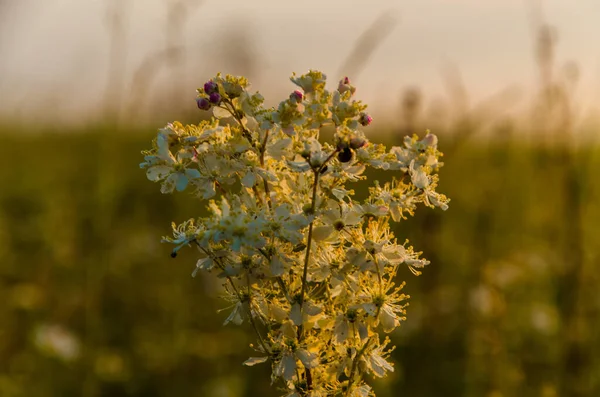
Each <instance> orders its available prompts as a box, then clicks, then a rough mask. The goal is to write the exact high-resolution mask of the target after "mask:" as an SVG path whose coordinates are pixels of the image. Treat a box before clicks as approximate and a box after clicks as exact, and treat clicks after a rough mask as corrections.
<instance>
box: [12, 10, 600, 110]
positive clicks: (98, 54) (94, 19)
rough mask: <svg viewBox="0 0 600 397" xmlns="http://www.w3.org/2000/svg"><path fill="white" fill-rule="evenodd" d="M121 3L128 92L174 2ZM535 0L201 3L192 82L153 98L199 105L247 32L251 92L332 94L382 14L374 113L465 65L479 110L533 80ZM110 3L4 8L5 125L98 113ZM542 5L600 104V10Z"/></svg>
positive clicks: (362, 81)
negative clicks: (324, 79) (311, 82)
mask: <svg viewBox="0 0 600 397" xmlns="http://www.w3.org/2000/svg"><path fill="white" fill-rule="evenodd" d="M113 1H114V0H113ZM116 1H117V2H118V1H120V2H122V3H123V4H129V6H127V5H125V8H127V7H129V12H128V14H127V15H128V16H127V17H126V20H127V22H128V28H127V32H126V34H125V35H124V36H123V37H122V43H123V45H124V46H126V48H127V49H128V50H127V57H126V59H125V60H124V61H123V63H124V65H125V66H126V69H125V72H124V73H125V82H124V83H123V85H124V87H125V89H126V90H128V89H129V88H130V86H131V84H130V81H131V76H132V74H133V72H134V70H136V69H137V68H138V67H139V65H140V64H141V63H142V62H143V61H144V60H145V59H148V56H150V55H151V54H155V53H156V52H157V51H159V50H160V49H162V48H164V47H165V26H166V20H167V17H166V15H167V6H168V5H169V4H170V3H173V2H176V1H179V0H116ZM532 1H535V0H532ZM532 1H526V0H402V1H398V0H370V1H350V0H345V1H341V0H303V1H294V2H291V1H284V0H220V1H217V0H205V1H204V2H203V4H201V5H200V6H198V7H194V8H193V9H192V8H190V9H188V11H187V12H186V14H185V15H186V20H185V30H184V33H185V34H184V41H183V42H182V43H181V45H183V46H184V47H185V48H186V49H187V51H186V64H185V68H186V70H185V73H180V74H178V75H177V76H173V73H169V71H168V70H161V71H160V72H159V73H158V74H157V75H156V78H157V80H158V81H154V82H153V86H152V87H153V88H152V89H150V90H149V91H148V93H147V95H150V96H158V95H162V90H161V88H160V87H161V86H164V85H166V84H169V83H171V82H178V83H181V82H183V81H185V82H186V87H189V91H188V92H183V93H182V94H181V95H188V96H189V97H190V100H191V101H193V98H194V96H195V92H194V90H195V88H196V87H197V86H200V85H201V84H202V82H203V79H205V78H206V77H208V76H210V75H211V74H214V73H215V72H217V71H219V70H222V71H223V72H227V71H228V70H227V69H226V67H227V65H223V64H220V62H221V63H222V60H221V58H219V57H218V56H216V55H215V54H217V53H221V52H223V51H224V50H223V49H219V48H218V47H217V44H216V40H215V37H216V36H218V35H223V34H225V33H226V32H228V31H231V30H235V29H238V31H240V32H248V35H247V37H249V38H250V40H251V42H253V43H254V50H255V52H256V53H257V54H258V55H259V61H258V63H257V65H256V68H257V69H258V70H257V73H256V76H255V77H256V78H255V80H254V87H255V88H257V89H259V90H261V92H263V93H265V95H274V94H280V95H284V94H285V93H287V92H289V91H290V90H291V89H292V86H291V85H290V83H289V80H288V77H289V75H290V74H291V72H294V71H295V72H300V73H301V72H305V71H307V70H308V69H309V68H312V69H319V70H322V71H323V72H325V73H326V74H328V75H329V76H330V78H331V79H332V84H333V82H334V81H337V79H338V78H339V77H340V76H337V73H338V70H339V69H340V66H341V64H342V63H343V61H344V59H345V58H346V56H347V55H348V54H349V53H350V51H351V49H352V47H353V44H354V43H355V41H356V39H357V38H358V37H359V36H360V34H361V33H362V32H363V31H365V30H366V29H367V28H368V27H369V26H370V24H371V23H372V22H373V21H374V20H376V19H377V18H378V17H379V16H380V15H382V13H388V14H389V15H393V16H394V17H396V18H397V20H398V23H397V24H396V25H395V27H394V28H393V30H392V32H391V33H390V34H389V35H388V36H387V37H386V38H385V40H384V41H383V42H382V43H381V45H380V46H379V47H377V48H376V50H375V52H374V53H373V54H372V56H371V58H370V59H369V60H368V62H367V63H366V65H365V68H364V69H363V70H362V72H361V73H360V74H359V75H358V76H350V77H351V79H353V81H354V82H355V84H356V85H357V86H358V90H359V91H358V93H359V94H360V95H359V98H360V99H363V100H365V101H367V102H368V103H369V104H370V107H371V109H372V112H373V113H379V114H383V113H385V112H387V113H389V112H390V110H392V109H394V108H396V107H397V105H398V98H399V92H400V90H402V89H404V88H406V87H409V86H417V87H419V88H421V89H422V90H423V91H424V93H425V98H426V100H431V99H433V98H435V97H439V96H443V95H444V93H445V91H444V80H443V78H442V73H441V71H442V70H443V68H444V65H447V64H449V63H452V64H455V65H456V66H458V68H459V69H460V71H461V74H462V77H463V80H464V82H465V84H466V86H467V88H468V90H469V94H470V97H471V98H473V99H474V100H476V99H481V98H485V97H488V96H490V95H492V94H494V93H496V92H498V91H500V90H501V89H503V88H505V87H507V86H511V85H517V86H519V87H521V88H522V89H523V90H524V92H527V90H531V89H533V88H534V87H535V82H536V80H535V78H536V73H535V71H536V69H535V63H534V59H533V39H532V26H531V23H530V20H531V19H530V4H531V3H532ZM188 2H190V3H193V2H194V0H188ZM110 3H111V1H110V0H0V93H1V95H0V115H2V114H5V115H6V114H8V115H11V116H15V115H18V117H22V118H31V119H36V118H37V117H39V116H40V115H42V114H46V115H47V113H48V109H51V113H52V117H54V118H56V119H59V120H62V119H69V118H74V117H75V116H74V115H77V116H76V118H84V119H85V118H89V117H93V115H94V114H96V113H97V110H98V108H99V104H100V103H101V101H102V98H103V97H104V90H105V87H106V76H107V74H108V73H107V67H108V61H107V58H108V41H109V40H108V34H107V29H106V23H105V22H106V13H107V11H106V10H107V4H110ZM541 3H542V4H543V13H544V18H545V19H546V20H547V22H549V23H550V24H552V25H553V26H555V27H556V28H557V30H558V33H559V41H558V47H557V60H558V63H559V64H564V63H565V62H566V61H575V62H576V63H577V64H578V65H579V68H580V71H581V84H580V96H581V98H582V100H584V101H588V102H591V101H596V102H600V96H599V95H598V94H597V93H598V92H600V42H599V41H598V40H597V38H598V37H600V23H599V21H600V1H598V0H546V1H541ZM2 4H4V5H2ZM234 28H235V29H234ZM242 34H244V33H242ZM219 51H220V52H219ZM233 72H235V71H233ZM128 87H129V88H128ZM190 103H192V104H193V102H190Z"/></svg>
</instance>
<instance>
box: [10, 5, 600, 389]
mask: <svg viewBox="0 0 600 397" xmlns="http://www.w3.org/2000/svg"><path fill="white" fill-rule="evenodd" d="M106 3H107V15H108V18H107V27H108V29H107V33H108V36H109V43H110V52H109V53H110V56H109V70H108V71H107V72H108V76H109V78H108V82H107V87H106V98H105V99H104V104H105V106H104V108H103V109H102V110H101V112H102V118H101V119H102V120H103V122H101V123H100V122H93V123H83V125H78V126H76V127H73V126H69V127H67V126H64V125H60V124H53V125H52V126H51V127H49V126H48V125H47V124H44V125H41V124H36V123H31V122H23V121H15V120H14V119H13V118H7V119H6V120H4V121H0V125H1V126H0V136H1V139H2V145H0V158H2V159H3V164H4V166H3V167H2V168H0V302H2V305H0V396H2V397H45V396H65V397H68V396H84V397H99V396H117V397H119V396H136V397H137V396H140V397H141V396H144V397H153V396H157V397H158V396H160V397H162V396H179V395H190V396H209V397H213V396H214V397H221V396H222V397H228V396H231V397H234V396H235V397H238V396H240V397H241V396H263V395H264V396H269V395H278V394H277V392H276V391H275V390H273V389H271V388H270V386H269V377H268V374H269V369H268V368H267V367H266V366H262V367H261V366H257V367H252V368H246V367H242V365H241V363H242V362H243V361H244V360H245V359H246V358H247V357H248V356H249V355H251V349H250V348H249V347H248V344H249V343H251V342H252V333H251V332H250V331H249V330H248V329H247V327H245V326H242V327H233V326H227V327H222V326H221V324H222V321H223V320H224V318H225V316H226V314H225V313H220V312H219V311H218V310H219V309H222V308H224V307H225V304H224V303H223V302H222V301H220V300H219V283H218V282H217V281H216V280H213V279H210V278H207V277H204V278H202V277H198V278H196V279H192V278H191V277H190V274H191V271H192V270H193V266H194V264H195V258H194V252H193V251H192V250H190V251H189V252H182V254H181V255H180V256H179V257H178V258H177V259H176V260H173V259H171V258H170V257H169V253H170V248H171V247H168V246H164V245H161V244H160V243H159V241H160V236H162V235H165V234H168V233H169V231H170V229H169V224H170V222H171V221H176V222H181V221H182V220H185V219H188V218H189V217H192V216H195V215H197V213H198V212H199V211H200V210H201V209H200V208H199V205H198V203H197V202H196V201H195V200H193V199H192V198H191V197H189V196H187V195H185V194H179V195H168V196H165V195H161V194H160V192H159V190H158V186H157V185H153V184H152V183H150V182H148V181H147V180H146V178H145V175H144V172H142V171H141V170H139V167H138V164H139V163H140V161H141V155H140V153H139V152H140V150H142V149H145V148H147V147H148V146H149V144H150V140H151V139H152V137H153V136H154V134H155V130H156V129H157V128H158V127H160V126H162V125H163V124H164V123H166V122H167V121H170V120H171V119H173V118H177V119H180V120H182V121H188V122H197V121H198V120H199V119H200V118H202V117H207V115H206V114H202V113H201V112H199V111H197V110H194V109H191V108H190V106H188V105H187V104H189V103H192V104H193V102H192V101H191V100H192V99H193V98H190V95H188V92H189V89H187V88H186V87H183V86H182V85H178V84H176V83H173V84H172V85H171V86H170V88H169V90H165V92H164V97H163V101H162V102H160V103H159V104H158V105H157V109H155V110H154V111H153V112H152V113H153V114H144V115H139V114H137V113H136V112H137V111H138V109H139V107H138V105H139V103H140V101H142V100H143V99H144V98H145V96H146V94H147V93H146V91H145V89H147V86H148V85H149V84H150V82H151V81H152V79H153V78H154V76H155V74H156V73H157V70H158V69H160V68H163V67H169V68H171V70H172V73H173V74H174V75H177V73H178V72H177V70H178V69H177V68H178V67H181V64H182V62H185V55H186V54H185V52H184V51H181V50H180V49H178V43H179V42H180V41H181V40H182V38H181V34H182V32H181V30H180V29H179V28H180V27H181V25H182V24H183V23H184V22H185V19H186V15H188V13H189V12H190V10H191V8H192V7H198V6H199V4H195V3H194V2H193V1H188V2H186V1H172V2H171V3H169V4H171V8H169V18H168V19H169V21H171V22H170V23H168V24H167V27H166V29H165V36H166V38H167V40H166V43H167V44H166V47H165V48H164V49H161V50H160V51H159V52H157V53H156V54H154V55H152V56H150V57H148V59H147V60H145V61H144V62H143V63H142V64H141V65H140V66H139V68H138V69H137V71H136V72H135V73H134V74H133V77H132V78H131V81H127V82H125V80H126V78H125V76H124V75H123V73H122V71H123V67H124V66H123V64H122V62H123V55H124V54H126V52H127V48H126V47H124V46H123V45H122V42H121V41H120V37H121V35H122V34H123V29H124V28H125V26H126V17H125V16H126V10H124V9H123V3H119V2H118V1H117V2H110V1H107V2H106ZM5 6H6V2H2V1H0V9H2V7H5ZM534 11H535V9H534ZM538 11H539V10H538ZM395 23H396V22H395V21H393V20H391V19H389V17H385V16H382V17H381V18H379V19H377V20H375V22H373V24H372V25H371V26H367V29H366V30H365V31H364V33H363V34H362V35H361V36H359V37H358V39H357V40H356V43H355V48H354V49H353V51H352V52H351V53H350V55H349V56H348V59H347V60H346V61H345V63H343V62H342V65H344V66H342V72H343V73H347V74H349V75H351V76H355V75H358V74H360V72H361V71H362V70H363V68H364V63H365V62H366V60H367V58H368V56H366V57H364V56H358V55H357V54H363V55H365V54H366V55H369V54H370V52H369V51H373V49H375V48H377V45H378V43H379V42H380V41H382V40H384V39H385V36H386V34H387V33H388V32H389V31H390V29H392V28H393V25H394V24H395ZM531 25H532V32H533V35H532V42H533V44H534V48H535V52H534V53H533V55H534V60H535V64H536V65H537V71H538V73H537V81H536V84H537V86H538V90H537V91H536V93H535V95H533V96H532V98H531V99H530V104H529V105H528V106H526V109H525V110H524V111H523V112H522V113H521V114H519V115H518V116H507V115H506V114H505V113H504V111H503V110H504V109H505V108H506V107H508V106H510V104H511V102H512V101H513V98H514V90H513V89H512V88H508V89H506V90H504V91H502V92H501V93H500V94H498V95H496V96H494V97H492V98H489V99H487V100H485V101H482V102H480V103H476V104H474V105H473V104H470V103H469V101H468V95H467V92H468V88H467V87H465V84H464V83H462V80H461V77H460V71H459V68H458V67H456V66H448V67H447V68H446V69H444V78H445V82H446V86H447V89H448V94H449V95H448V98H449V99H448V101H446V102H444V103H438V104H436V105H435V106H429V105H428V104H427V103H425V100H424V93H423V92H422V91H421V90H420V89H419V88H417V87H408V88H404V89H401V88H399V89H398V92H399V101H398V105H397V109H396V110H395V113H394V114H395V115H394V117H393V118H392V119H391V120H393V121H391V122H389V123H385V124H382V123H374V125H373V126H372V127H370V129H369V131H368V133H369V134H371V135H372V139H373V140H380V141H383V142H385V143H387V144H389V145H392V144H400V143H401V140H402V137H403V136H404V135H405V134H411V133H413V132H416V133H422V132H423V131H424V130H425V129H426V128H430V129H432V130H433V132H435V133H436V134H438V136H439V137H440V148H441V150H442V151H443V152H445V163H446V165H445V167H444V168H443V169H442V172H441V176H440V180H441V184H440V188H439V191H441V192H443V193H445V194H447V195H448V196H449V197H451V199H452V202H451V206H450V209H449V210H448V211H447V212H444V213H442V212H441V211H434V210H429V209H422V210H420V211H418V212H417V214H416V216H415V217H414V218H411V219H409V220H407V221H405V222H402V223H401V224H399V225H398V226H397V228H396V234H397V236H398V237H399V239H400V240H402V239H404V238H408V239H410V241H411V243H412V244H414V246H415V248H416V249H418V250H422V251H424V255H425V257H427V258H428V259H430V260H431V262H432V264H431V266H430V267H429V268H427V269H426V270H425V272H424V274H423V275H422V276H420V277H418V278H417V277H414V276H412V275H411V274H410V273H409V272H408V271H406V272H404V273H402V274H400V275H399V277H401V278H402V279H405V280H406V281H407V282H408V284H407V287H406V290H407V292H408V293H409V294H410V295H411V296H412V299H411V303H410V307H409V309H408V320H407V321H406V322H405V323H404V324H403V326H402V327H401V328H400V330H399V331H398V332H396V333H395V334H394V335H393V341H394V343H395V344H396V345H398V348H397V349H396V351H395V352H394V355H393V358H394V360H395V362H396V367H395V368H396V371H395V372H394V373H393V375H392V376H391V377H389V378H387V379H385V380H382V381H378V382H376V383H375V385H376V391H377V395H378V396H380V397H387V396H397V395H400V396H415V397H427V396H441V395H443V396H473V397H476V396H486V397H510V396H540V397H554V396H598V395H600V294H599V293H598V292H599V291H600V288H599V286H600V266H599V263H600V222H599V221H600V206H599V205H598V201H599V200H600V178H598V176H597V173H598V170H600V147H599V146H598V140H597V137H598V130H597V127H596V126H595V125H594V124H593V123H591V122H586V121H585V118H582V117H581V114H580V113H581V112H580V111H579V108H578V107H577V103H576V101H575V100H573V95H572V93H573V90H574V87H575V86H576V85H577V83H578V68H577V64H574V63H567V64H565V63H564V62H562V60H560V59H557V56H556V55H555V49H556V43H557V41H556V38H557V30H556V29H555V28H553V27H552V26H551V25H550V24H548V23H547V22H546V21H545V20H544V18H543V17H542V13H541V12H537V13H535V12H534V13H533V18H532V22H531ZM222 40H223V41H222V42H221V45H219V44H215V47H214V49H213V50H214V53H216V54H218V59H219V60H218V61H213V62H214V63H215V64H216V65H217V66H218V65H219V64H222V65H223V68H228V69H230V70H232V71H234V72H235V73H240V74H246V75H249V76H250V77H253V75H254V76H257V75H259V74H260V62H259V60H257V58H256V56H255V55H254V53H253V50H252V49H253V46H252V40H251V38H249V37H248V36H247V35H245V34H244V33H243V32H241V31H236V30H235V29H232V30H230V31H229V33H228V35H227V36H226V37H223V39H222ZM165 54H168V55H169V56H168V57H166V58H165V57H164V55H165ZM164 59H168V62H167V63H168V65H164V64H163V63H164V62H165V61H164ZM342 59H343V56H342ZM208 77H209V75H207V76H200V77H199V78H198V84H200V82H202V81H204V79H206V78H208ZM75 83H76V82H75ZM125 83H127V84H128V86H130V87H133V88H132V89H131V90H130V91H129V93H126V92H124V90H123V88H122V87H123V85H124V84H125ZM359 88H360V86H359ZM290 89H291V87H290ZM184 103H185V104H186V105H183V104H184ZM182 109H188V110H183V111H182ZM125 120H127V121H125ZM157 120H158V121H157ZM377 178H378V175H377V173H371V174H369V180H368V181H367V182H366V183H363V184H361V185H359V186H358V187H357V188H356V190H357V191H358V192H359V194H360V192H361V191H362V190H364V189H366V186H367V185H368V184H370V183H371V182H372V181H373V180H374V179H377Z"/></svg>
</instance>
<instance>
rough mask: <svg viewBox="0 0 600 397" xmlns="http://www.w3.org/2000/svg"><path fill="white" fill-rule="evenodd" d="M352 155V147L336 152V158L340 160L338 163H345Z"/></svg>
mask: <svg viewBox="0 0 600 397" xmlns="http://www.w3.org/2000/svg"><path fill="white" fill-rule="evenodd" d="M353 156H354V153H352V149H350V148H345V149H343V150H342V151H341V152H339V153H338V155H337V158H338V160H339V161H340V163H347V162H349V161H350V160H352V157H353Z"/></svg>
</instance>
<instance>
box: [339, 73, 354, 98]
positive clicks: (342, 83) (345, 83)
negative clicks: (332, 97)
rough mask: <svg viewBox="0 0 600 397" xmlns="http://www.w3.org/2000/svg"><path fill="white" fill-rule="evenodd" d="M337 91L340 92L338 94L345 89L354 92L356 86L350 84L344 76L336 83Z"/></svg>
mask: <svg viewBox="0 0 600 397" xmlns="http://www.w3.org/2000/svg"><path fill="white" fill-rule="evenodd" d="M338 91H339V92H340V94H343V93H344V92H346V91H350V92H351V93H352V94H354V91H356V88H355V87H354V86H352V85H350V79H349V78H348V77H344V78H343V79H341V80H340V82H339V84H338Z"/></svg>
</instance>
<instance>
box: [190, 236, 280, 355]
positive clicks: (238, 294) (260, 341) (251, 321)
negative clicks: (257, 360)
mask: <svg viewBox="0 0 600 397" xmlns="http://www.w3.org/2000/svg"><path fill="white" fill-rule="evenodd" d="M194 243H195V244H196V245H197V246H198V248H200V249H201V250H202V251H203V252H204V253H205V254H206V255H208V256H210V257H211V258H212V259H213V260H214V261H215V263H217V265H219V268H220V269H221V270H225V265H224V264H223V262H221V260H220V259H218V258H216V257H214V256H212V255H211V254H210V252H209V251H208V250H207V249H205V248H204V247H202V246H201V245H200V243H198V242H197V241H195V240H194ZM246 276H247V277H248V275H246ZM226 278H227V281H229V284H230V285H231V288H232V289H233V292H234V293H235V295H236V296H237V298H238V300H239V301H240V302H242V295H241V294H240V292H239V291H238V289H237V288H236V286H235V284H234V282H233V280H232V279H231V276H227V277H226ZM251 296H252V295H251V294H250V283H248V318H249V319H250V324H251V325H252V328H254V332H256V336H257V337H258V343H260V346H261V347H262V348H263V350H264V351H265V353H268V354H271V351H270V350H269V349H268V348H267V345H266V343H265V341H264V339H263V337H262V335H261V334H260V332H259V331H258V326H257V325H256V322H255V321H254V317H252V308H251V307H250V305H251V304H252V300H251V299H252V298H251Z"/></svg>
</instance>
